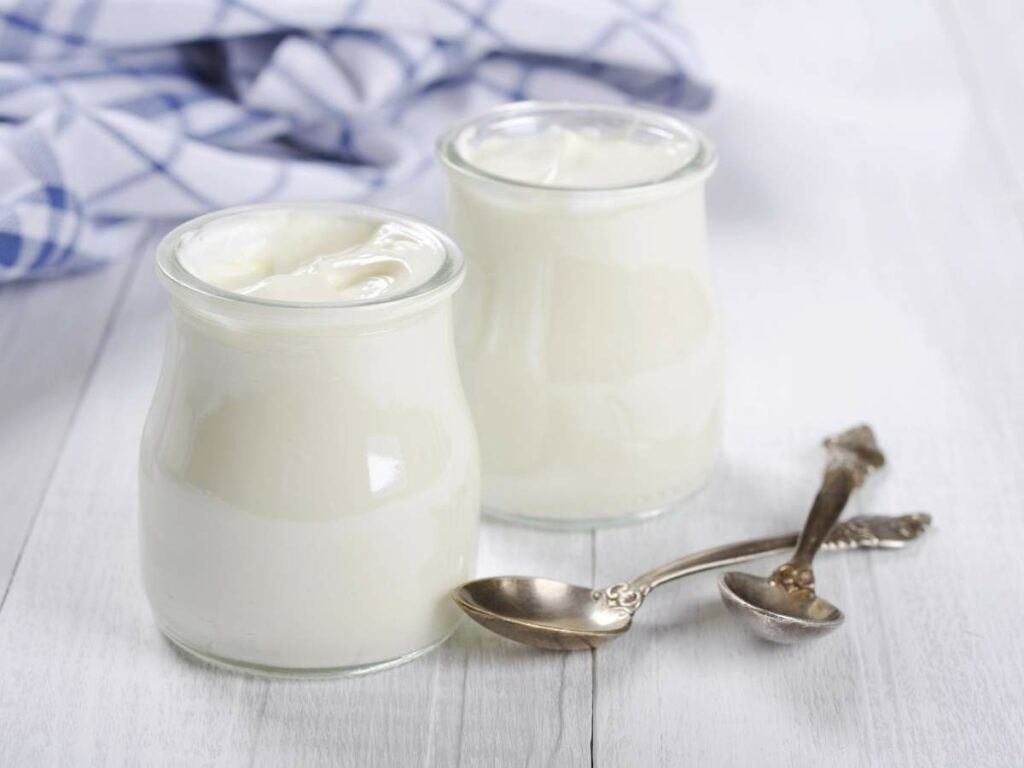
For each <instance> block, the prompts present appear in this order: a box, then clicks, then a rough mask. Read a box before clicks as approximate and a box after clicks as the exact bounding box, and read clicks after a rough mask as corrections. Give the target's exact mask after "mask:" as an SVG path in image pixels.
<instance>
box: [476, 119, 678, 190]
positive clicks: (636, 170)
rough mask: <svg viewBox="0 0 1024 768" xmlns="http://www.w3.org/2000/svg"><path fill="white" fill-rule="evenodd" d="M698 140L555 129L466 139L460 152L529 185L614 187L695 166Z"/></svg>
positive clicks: (484, 167)
mask: <svg viewBox="0 0 1024 768" xmlns="http://www.w3.org/2000/svg"><path fill="white" fill-rule="evenodd" d="M696 152H697V146H696V144H695V143H694V142H692V141H689V140H687V139H686V138H684V137H680V136H671V135H657V134H649V133H644V132H640V131H637V130H635V129H633V130H631V129H630V128H629V127H627V128H625V129H622V130H616V131H612V132H609V131H604V130H601V129H599V128H596V127H580V128H571V127H566V126H561V125H551V126H548V127H547V128H545V129H543V130H541V131H538V132H537V133H528V134H523V135H492V136H486V137H484V138H482V139H480V140H479V141H473V140H472V138H471V137H465V138H464V140H463V141H461V142H460V145H459V153H460V154H461V155H462V156H463V157H464V158H465V159H466V160H467V161H468V162H469V163H471V164H472V165H473V166H475V167H476V168H478V169H480V170H482V171H485V172H486V173H489V174H492V175H494V176H498V177H501V178H503V179H507V180H509V181H515V182H519V183H523V184H536V185H539V186H551V187H561V188H565V189H595V188H600V189H614V188H617V187H630V186H635V185H638V184H645V183H650V182H655V181H659V180H661V179H664V178H666V177H668V176H670V175H672V174H673V173H674V172H676V171H678V170H679V169H681V168H683V167H684V166H685V165H686V164H687V163H688V162H690V161H691V160H692V159H693V157H694V155H695V154H696Z"/></svg>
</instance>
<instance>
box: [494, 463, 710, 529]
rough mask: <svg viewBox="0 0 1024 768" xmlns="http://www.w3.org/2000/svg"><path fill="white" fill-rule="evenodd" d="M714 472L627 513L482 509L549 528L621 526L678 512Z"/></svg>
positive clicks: (513, 522) (520, 522)
mask: <svg viewBox="0 0 1024 768" xmlns="http://www.w3.org/2000/svg"><path fill="white" fill-rule="evenodd" d="M711 476H712V472H711V471H708V472H707V473H706V474H705V475H704V476H703V477H700V478H699V480H698V481H697V482H696V483H694V485H693V486H692V487H691V488H690V489H689V490H688V491H687V492H686V493H684V494H682V495H681V496H679V497H678V498H675V499H673V500H671V501H669V502H667V503H665V504H662V505H660V506H657V507H653V508H651V509H644V510H640V511H639V512H629V513H627V514H624V515H611V516H607V517H580V518H576V517H541V516H537V515H529V514H525V513H523V512H509V511H508V510H504V509H496V508H494V507H490V506H487V505H486V504H484V505H483V507H482V509H481V511H482V512H483V514H484V515H485V516H487V517H488V518H490V519H491V520H496V521H498V522H501V523H509V524H511V525H519V526H525V527H529V528H543V529H545V530H549V531H580V530H593V529H595V528H618V527H622V526H626V525H638V524H640V523H645V522H647V521H648V520H651V519H653V518H655V517H661V516H662V515H666V514H669V513H672V512H676V511H677V510H679V509H680V508H681V507H683V506H684V505H685V504H686V502H687V501H689V500H690V499H692V498H693V497H694V496H696V495H697V494H698V493H700V492H701V491H703V490H704V489H705V488H706V487H707V485H708V483H709V482H711Z"/></svg>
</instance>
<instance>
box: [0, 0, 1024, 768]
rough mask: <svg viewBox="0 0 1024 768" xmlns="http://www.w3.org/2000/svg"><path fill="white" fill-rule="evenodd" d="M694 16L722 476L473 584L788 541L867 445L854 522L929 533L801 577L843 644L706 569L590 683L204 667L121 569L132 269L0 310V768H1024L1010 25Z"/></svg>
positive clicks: (3, 303) (999, 14) (568, 664)
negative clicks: (841, 435)
mask: <svg viewBox="0 0 1024 768" xmlns="http://www.w3.org/2000/svg"><path fill="white" fill-rule="evenodd" d="M685 12H686V21H687V23H688V24H689V26H690V27H691V29H692V30H693V32H694V33H695V36H696V37H697V39H698V40H699V41H700V43H701V46H702V48H703V49H704V50H705V52H706V54H707V59H708V63H709V65H710V69H711V73H712V76H713V79H714V80H715V82H716V83H717V84H718V86H719V88H720V93H719V99H718V103H717V106H716V108H715V110H714V111H713V112H712V113H711V114H710V115H708V116H705V117H703V118H701V119H700V120H699V124H700V125H701V127H703V128H704V129H705V130H706V131H708V133H709V134H710V135H711V136H712V137H713V138H714V139H715V141H716V142H717V144H718V147H719V151H720V154H721V166H720V169H719V172H718V174H717V175H716V176H715V177H714V178H713V179H712V181H711V186H710V217H711V235H712V254H713V259H714V267H715V272H716V276H717V279H718V284H719V287H720V289H721V293H722V297H723V302H724V306H725V312H726V320H727V327H728V332H729V336H730V368H729V379H728V381H729V383H728V393H727V395H728V401H727V406H728V413H727V425H726V441H725V452H724V456H723V460H722V462H721V466H720V468H719V471H718V474H717V476H716V478H715V480H714V482H713V483H712V485H711V487H710V488H709V489H708V490H707V491H706V492H705V493H703V494H702V495H701V496H700V497H699V498H698V499H696V500H695V501H693V502H692V503H690V504H689V505H687V507H686V508H685V509H684V510H682V511H681V512H679V513H677V514H675V515H673V516H671V517H667V518H664V519H661V520H657V521H654V522H650V523H648V524H645V525H642V526H638V527H633V528H626V529H615V530H607V531H600V532H598V533H589V532H586V533H577V534H550V533H541V532H534V531H529V530H523V529H515V528H509V527H504V526H498V525H494V524H487V525H486V526H485V527H484V532H483V542H482V561H481V566H480V571H481V573H482V574H485V573H501V572H520V573H538V574H546V575H550V576H555V577H561V578H567V579H570V580H573V581H576V582H580V583H590V582H593V583H596V584H605V583H610V582H613V581H617V580H620V579H623V578H627V577H629V576H632V575H635V574H636V573H637V572H639V571H642V570H644V569H646V568H647V567H649V566H651V565H655V564H657V563H660V562H662V561H665V560H669V559H672V558H674V557H676V556H679V555H681V554H684V553H686V552H688V551H690V550H693V549H696V548H702V547H704V546H710V545H713V544H719V543H724V542H727V541H730V540H733V539H737V538H745V537H749V536H754V535H762V534H771V533H779V532H783V531H786V530H790V529H793V528H795V527H797V526H798V525H799V522H800V520H801V518H802V516H803V514H804V512H805V510H806V508H807V506H808V504H809V502H810V499H811V497H812V496H813V492H814V488H815V486H816V483H817V480H818V476H819V472H820V468H821V451H820V449H819V448H818V442H819V440H820V438H821V437H822V436H824V435H825V434H828V433H829V432H832V431H836V430H838V429H841V428H844V427H846V426H848V425H850V424H852V423H855V422H857V421H860V420H868V421H870V422H871V423H872V424H873V425H874V426H875V428H876V431H877V433H878V436H879V439H880V442H881V444H882V447H883V448H884V449H885V450H886V452H887V454H888V456H889V459H890V469H889V470H888V471H887V472H886V473H885V474H883V475H882V476H880V477H877V478H875V479H872V480H871V481H870V487H869V488H867V489H865V491H864V492H862V493H861V495H860V496H858V497H857V498H856V499H855V501H854V503H853V510H852V512H854V513H858V512H859V513H868V512H871V513H875V512H878V513H894V512H902V511H910V510H916V509H924V510H928V511H930V512H931V513H933V514H934V516H935V518H936V522H937V527H936V530H935V531H933V532H932V533H930V534H929V535H928V536H927V537H926V538H925V539H924V540H923V541H921V542H919V543H918V544H917V545H915V546H914V547H913V548H912V549H909V550H907V551H905V552H899V553H850V554H840V555H829V556H823V557H822V559H821V563H820V568H819V586H820V589H821V591H822V593H823V594H825V595H826V596H828V597H829V598H832V599H834V601H835V602H836V603H838V604H839V605H840V606H842V607H843V608H844V609H845V610H846V613H847V624H846V625H845V626H844V628H843V629H842V630H841V631H840V632H839V633H837V634H835V635H834V636H831V637H830V638H828V639H826V640H823V641H821V642H819V643H817V644H814V645H809V646H802V647H799V648H779V647H774V646H768V645H765V644H762V643H760V642H758V641H756V640H754V639H753V638H751V637H748V636H747V635H745V634H743V633H742V632H740V631H739V629H738V627H737V626H736V625H734V624H733V623H732V622H731V621H730V617H729V616H727V615H726V614H725V613H724V609H723V608H722V606H721V605H720V603H719V600H718V596H717V593H716V589H715V586H714V579H715V575H713V574H709V575H705V576H701V577H696V578H693V579H690V580H687V581H684V582H679V583H677V584H673V585H670V586H666V587H665V588H664V589H663V590H661V591H659V592H658V593H656V594H655V595H654V596H652V598H651V599H650V601H649V602H648V604H647V605H646V606H645V608H644V610H643V611H642V613H640V614H639V615H638V619H637V623H636V626H635V628H634V630H633V631H632V632H631V633H630V634H629V635H628V636H626V637H625V638H623V639H621V640H619V641H617V642H616V643H615V644H613V645H611V646H609V647H608V648H606V649H603V650H601V651H600V652H597V653H595V654H589V653H582V654H572V655H558V654H550V653H543V652H538V651H533V650H531V649H528V648H526V647H523V646H516V645H514V644H511V643H508V642H507V641H504V640H501V639H500V638H496V637H492V636H488V635H486V634H485V633H484V632H483V631H482V630H480V629H478V628H477V627H476V626H475V625H471V624H469V623H466V624H464V626H463V627H462V628H461V630H460V631H459V632H458V634H457V635H456V636H455V638H454V639H453V640H452V641H451V642H449V643H448V644H447V645H446V646H445V647H443V648H442V649H441V650H440V651H437V652H435V653H433V654H431V655H430V656H428V657H425V658H423V659H420V660H419V661H417V662H415V663H413V664H411V665H408V666H406V667H403V668H401V669H398V670H395V671H391V672H387V673H383V674H379V675H375V676H371V677H367V678H362V679H358V680H349V681H338V682H331V683H301V682H280V681H267V680H262V679H255V678H249V677H245V676H239V675H233V674H228V673H223V672H216V671H212V670H210V669H209V668H206V667H204V666H202V665H200V664H197V663H194V662H191V661H189V660H187V659H186V658H184V657H183V656H181V655H180V654H179V653H177V652H176V651H175V650H173V649H172V648H171V647H170V646H169V645H168V643H166V642H165V641H164V640H162V639H161V637H160V636H159V635H158V633H157V631H156V629H155V628H154V626H153V623H152V621H151V618H150V615H149V612H148V609H147V606H146V604H145V601H144V598H143V596H142V592H141V587H140V584H139V577H138V573H137V571H138V565H137V553H136V519H135V515H136V503H135V493H136V481H135V472H136V454H137V448H138V441H139V434H140V430H141V426H142V421H143V418H144V415H145V412H146V408H147V407H148V404H149V399H150V396H151V394H152V390H153V386H154V383H155V380H156V375H157V371H158V366H159V363H160V358H161V354H162V340H163V333H164V324H165V318H166V311H167V309H166V308H167V300H166V296H165V295H164V294H163V293H162V291H161V289H160V288H159V287H158V286H157V284H156V281H155V278H154V274H153V267H152V260H151V251H149V250H148V249H149V247H150V246H148V245H147V246H145V248H146V249H147V250H146V253H145V254H144V255H143V256H142V257H127V256H126V257H123V258H120V259H118V260H117V261H116V262H115V263H114V264H113V265H112V266H110V267H109V268H106V269H104V270H102V271H99V272H95V273H93V274H90V275H88V276H84V277H79V278H75V279H70V280H62V281H56V282H51V283H46V284H38V285H31V286H23V287H13V288H10V287H9V288H5V289H3V290H0V372H2V373H0V596H2V601H3V602H2V603H0V764H2V765H4V766H19V765H37V764H39V765H59V766H71V765H89V764H104V765H146V766H154V765H164V764H190V765H197V764H211V765H212V764H216V765H239V764H257V765H303V766H311V765H329V764H336V765H347V766H367V765H401V766H408V765H437V766H448V765H457V764H460V765H463V766H489V765H520V764H523V765H556V766H563V765H589V764H591V763H593V764H596V765H599V766H658V765H662V766H684V765H695V764H702V765H714V766H722V765H725V766H728V765H736V766H742V765H783V764H787V765H791V766H802V765H808V766H810V765H827V766H861V765H892V766H901V767H902V766H916V765H921V766H931V765H985V766H1000V765H1005V766H1015V765H1020V764H1021V760H1022V759H1024V758H1022V757H1021V754H1022V752H1024V730H1022V726H1024V619H1022V618H1021V609H1022V607H1024V589H1022V587H1021V586H1020V585H1021V584H1024V565H1022V561H1021V551H1022V546H1024V541H1022V539H1024V522H1022V516H1024V474H1022V469H1024V461H1022V459H1024V340H1022V339H1024V141H1022V139H1021V137H1024V4H1022V3H1020V2H1019V0H986V1H985V2H976V3H967V2H966V0H959V1H957V0H831V1H830V2H828V3H811V2H796V0H792V1H789V0H787V1H784V2H772V3H747V2H742V0H718V2H714V1H713V0H701V2H696V1H694V2H687V3H686V4H685ZM439 191H440V181H439V179H438V178H437V176H436V175H435V176H431V177H430V178H428V179H426V180H424V182H423V183H422V185H421V186H420V187H419V188H417V189H412V190H406V191H403V193H402V194H401V195H398V196H392V197H390V198H388V199H385V200H383V201H382V202H384V203H387V204H390V205H393V206H398V207H404V208H406V209H409V210H413V211H417V212H420V213H425V214H427V215H430V216H432V217H436V216H437V215H438V214H439V208H440V204H439V199H440V192H439ZM142 248H143V246H141V245H140V250H141V249H142ZM772 564H773V563H771V562H762V563H759V564H757V566H755V569H756V570H758V571H759V572H767V571H768V570H770V568H771V566H772Z"/></svg>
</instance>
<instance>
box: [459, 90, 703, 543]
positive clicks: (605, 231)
mask: <svg viewBox="0 0 1024 768" xmlns="http://www.w3.org/2000/svg"><path fill="white" fill-rule="evenodd" d="M440 153H441V157H442V161H443V162H444V163H445V165H446V169H447V171H448V177H449V181H450V204H449V220H450V226H451V229H452V232H453V235H454V236H455V238H456V239H457V240H458V242H459V244H460V247H461V248H462V249H463V251H464V252H465V254H466V257H467V260H468V265H469V266H468V276H467V281H466V287H465V289H464V291H463V292H462V293H461V295H460V298H459V301H458V303H457V323H456V325H457V346H458V350H459V358H460V368H461V371H462V375H463V382H464V385H465V387H466V391H467V394H468V396H469V400H470V405H471V407H472V410H473V415H474V419H475V421H476V425H477V431H478V434H479V436H480V442H481V455H482V461H483V496H484V506H485V509H487V510H489V511H491V512H493V513H496V514H498V515H503V516H510V517H517V518H525V519H528V520H532V521H537V522H546V523H550V524H563V525H571V524H598V523H601V522H605V521H609V520H613V519H617V518H630V517H634V516H638V515H642V514H644V513H648V512H654V511H659V510H661V509H664V508H666V507H667V506H669V505H671V504H673V503H674V502H676V501H678V500H680V499H682V498H684V497H686V496H689V495H690V494H692V493H693V492H695V491H696V490H698V489H699V488H700V487H702V486H703V485H704V484H705V482H706V481H707V480H708V478H709V476H710V474H711V470H712V467H713V464H714V460H715V457H716V453H717V447H718V442H719V433H720V421H721V394H722V361H723V350H722V331H721V323H720V318H719V312H718V306H717V301H716V297H715V293H714V290H713V286H712V282H711V276H710V273H709V269H708V263H707V254H706V243H705V240H706V235H705V214H704V197H703V182H704V180H705V179H706V178H707V176H708V175H709V174H710V172H711V169H712V166H713V155H712V151H711V149H710V146H709V145H708V143H707V141H706V139H704V138H703V137H702V136H700V135H699V134H698V133H697V132H696V131H694V130H693V129H691V128H689V127H688V126H686V125H685V124H684V123H681V122H680V121H678V120H676V119H675V118H672V117H669V116H666V115H663V114H661V113H657V112H651V111H647V110H639V109H630V108H615V107H587V106H573V105H544V104H529V103H528V104H519V105H511V106H508V107H503V108H499V109H497V110H494V111H492V112H491V113H488V114H486V115H483V116H482V117H480V118H478V119H477V120H475V121H472V122H470V123H469V124H467V125H465V126H463V127H461V128H459V129H456V130H455V131H453V132H452V133H451V134H449V136H448V137H447V138H446V139H444V140H443V141H442V145H441V148H440Z"/></svg>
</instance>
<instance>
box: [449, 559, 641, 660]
mask: <svg viewBox="0 0 1024 768" xmlns="http://www.w3.org/2000/svg"><path fill="white" fill-rule="evenodd" d="M452 597H453V599H454V600H455V602H456V603H457V604H458V605H459V607H460V608H461V609H462V610H463V611H465V612H466V613H467V614H468V615H469V616H470V617H471V618H472V619H473V620H474V621H476V622H477V623H478V624H480V625H481V626H483V627H485V628H487V629H489V630H490V631H492V632H496V633H497V634H499V635H502V636H504V637H507V638H509V639H510V640H516V641H517V642H520V643H528V644H530V645H535V646H539V647H541V648H548V649H551V650H556V651H578V650H586V649H588V648H598V647H600V646H602V645H604V644H605V643H607V642H609V641H611V640H614V639H615V638H616V637H618V636H619V635H621V634H623V633H624V632H626V630H628V629H629V627H630V625H631V624H632V623H633V615H632V613H630V612H629V611H628V610H626V609H624V608H622V607H618V606H614V605H611V604H609V602H608V600H607V599H606V597H605V593H603V592H600V591H596V590H593V589H588V588H587V587H581V586H577V585H576V584H569V583H567V582H564V581H558V580H557V579H544V578H536V577H529V576H494V577H492V578H487V579H477V580H476V581H471V582H468V583H466V584H463V585H462V586H461V587H459V588H458V589H456V590H455V592H454V594H453V595H452Z"/></svg>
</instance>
